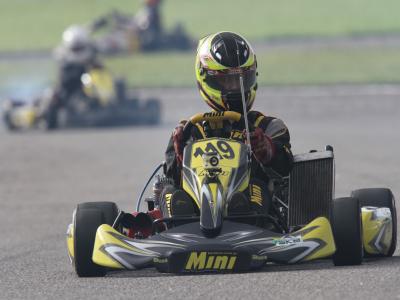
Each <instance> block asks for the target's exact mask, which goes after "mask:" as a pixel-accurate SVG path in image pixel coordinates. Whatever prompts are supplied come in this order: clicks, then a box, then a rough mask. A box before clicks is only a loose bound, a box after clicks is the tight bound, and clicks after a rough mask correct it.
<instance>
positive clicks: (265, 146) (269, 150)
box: [250, 127, 275, 165]
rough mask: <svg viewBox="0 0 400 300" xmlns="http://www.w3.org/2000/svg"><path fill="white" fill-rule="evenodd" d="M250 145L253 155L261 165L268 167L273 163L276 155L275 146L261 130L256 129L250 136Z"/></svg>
mask: <svg viewBox="0 0 400 300" xmlns="http://www.w3.org/2000/svg"><path fill="white" fill-rule="evenodd" d="M250 143H251V149H252V151H253V154H254V156H255V157H256V159H257V160H258V161H259V162H260V163H262V164H263V165H267V164H268V163H270V162H271V160H272V159H273V158H274V155H275V145H274V143H273V142H272V139H271V138H270V137H269V136H268V135H266V134H265V133H264V131H263V130H262V129H261V128H259V127H258V128H256V129H255V130H254V131H253V132H252V133H251V134H250Z"/></svg>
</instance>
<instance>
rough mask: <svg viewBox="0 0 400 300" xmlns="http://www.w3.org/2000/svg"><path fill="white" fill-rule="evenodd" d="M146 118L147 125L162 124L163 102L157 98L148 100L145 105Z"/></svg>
mask: <svg viewBox="0 0 400 300" xmlns="http://www.w3.org/2000/svg"><path fill="white" fill-rule="evenodd" d="M144 110H145V115H146V119H145V120H144V124H147V125H157V124H160V119H161V104H160V101H158V100H156V99H149V100H147V102H146V104H145V105H144Z"/></svg>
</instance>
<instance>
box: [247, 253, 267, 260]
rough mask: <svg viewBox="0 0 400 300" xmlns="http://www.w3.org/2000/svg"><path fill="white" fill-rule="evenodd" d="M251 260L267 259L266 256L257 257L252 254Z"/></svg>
mask: <svg viewBox="0 0 400 300" xmlns="http://www.w3.org/2000/svg"><path fill="white" fill-rule="evenodd" d="M251 259H252V260H267V259H268V257H267V256H266V255H257V254H253V255H252V256H251Z"/></svg>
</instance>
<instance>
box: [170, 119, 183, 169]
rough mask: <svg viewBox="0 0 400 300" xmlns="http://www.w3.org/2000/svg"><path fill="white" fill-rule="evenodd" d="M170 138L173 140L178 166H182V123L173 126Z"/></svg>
mask: <svg viewBox="0 0 400 300" xmlns="http://www.w3.org/2000/svg"><path fill="white" fill-rule="evenodd" d="M172 140H173V142H174V150H175V156H176V161H177V163H178V165H179V166H182V160H183V148H184V144H183V124H180V125H178V126H177V127H175V129H174V132H173V133H172Z"/></svg>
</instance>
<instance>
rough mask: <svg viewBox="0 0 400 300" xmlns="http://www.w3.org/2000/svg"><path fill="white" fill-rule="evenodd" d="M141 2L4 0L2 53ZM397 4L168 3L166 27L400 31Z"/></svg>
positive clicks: (277, 32) (325, 0) (300, 0)
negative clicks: (182, 25)
mask: <svg viewBox="0 0 400 300" xmlns="http://www.w3.org/2000/svg"><path fill="white" fill-rule="evenodd" d="M141 3H142V1H141V0H136V1H132V0H118V1H111V0H12V1H9V0H0V37H1V40H0V50H16V49H17V50H24V49H43V48H52V47H54V46H55V45H56V44H57V43H58V42H59V41H60V38H61V33H62V31H63V30H64V29H65V28H66V27H67V26H68V25H70V24H75V23H78V24H82V23H86V22H89V21H92V20H93V19H94V18H96V17H98V16H100V15H102V14H104V13H106V12H108V11H110V10H111V9H113V8H116V9H119V10H121V11H124V12H126V13H129V14H133V13H134V12H135V11H137V9H138V8H139V7H140V5H141ZM399 11H400V1H398V0H335V1H332V0H251V1H237V0H218V1H215V0H201V1H200V0H167V1H164V4H163V12H164V21H165V24H166V26H167V27H171V26H172V25H173V24H175V23H176V22H181V23H183V24H184V25H185V27H186V28H187V29H188V31H189V32H190V34H191V35H192V36H194V37H195V38H199V37H201V36H204V35H206V34H208V33H211V32H215V31H220V30H232V31H237V32H240V33H242V34H244V35H245V36H246V37H248V38H249V39H251V40H260V39H265V38H267V37H276V36H304V35H323V36H329V35H346V34H354V33H356V34H363V33H368V32H378V33H379V32H393V31H400V18H399V14H398V12H399Z"/></svg>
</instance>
